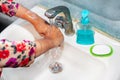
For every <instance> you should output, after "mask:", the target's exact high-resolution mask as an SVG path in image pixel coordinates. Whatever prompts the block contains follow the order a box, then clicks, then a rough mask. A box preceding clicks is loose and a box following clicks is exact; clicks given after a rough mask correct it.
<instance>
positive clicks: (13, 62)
mask: <svg viewBox="0 0 120 80" xmlns="http://www.w3.org/2000/svg"><path fill="white" fill-rule="evenodd" d="M35 49H36V44H35V43H34V42H32V41H26V40H23V41H9V40H6V39H3V40H0V67H1V68H2V67H13V68H16V67H24V66H29V65H30V64H31V63H33V61H34V58H35Z"/></svg>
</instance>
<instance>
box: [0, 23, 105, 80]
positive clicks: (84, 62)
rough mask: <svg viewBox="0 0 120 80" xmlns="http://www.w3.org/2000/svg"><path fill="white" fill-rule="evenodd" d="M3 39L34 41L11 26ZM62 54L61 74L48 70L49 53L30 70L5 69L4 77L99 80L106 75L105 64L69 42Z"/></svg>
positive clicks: (25, 32)
mask: <svg viewBox="0 0 120 80" xmlns="http://www.w3.org/2000/svg"><path fill="white" fill-rule="evenodd" d="M29 27H30V26H29ZM18 35H19V36H18ZM2 37H4V38H7V39H9V40H23V39H30V40H34V37H33V35H32V34H31V33H30V32H29V31H27V30H26V29H25V28H23V27H21V26H19V25H11V26H10V27H8V28H6V30H5V31H4V32H3V33H2ZM2 37H1V38H2ZM61 54H62V55H61V58H60V60H59V62H60V63H62V65H63V71H62V72H61V73H58V74H53V73H51V72H50V70H49V68H48V65H49V64H50V61H49V57H50V56H49V55H48V52H47V53H46V54H45V55H42V56H41V57H39V58H38V59H37V60H36V61H35V63H34V64H32V65H31V66H30V67H29V68H18V69H4V75H5V76H6V78H7V79H9V80H56V79H57V80H61V79H62V80H63V79H66V80H73V79H75V80H80V79H81V80H88V79H89V80H99V79H100V77H101V75H102V74H105V65H104V63H102V62H101V61H99V60H97V59H94V58H93V57H91V56H90V55H87V54H88V53H86V52H83V51H81V50H79V49H77V48H75V47H73V46H71V45H70V44H69V43H67V42H64V47H63V49H62V53H61ZM71 76H72V77H71ZM86 76H87V77H86Z"/></svg>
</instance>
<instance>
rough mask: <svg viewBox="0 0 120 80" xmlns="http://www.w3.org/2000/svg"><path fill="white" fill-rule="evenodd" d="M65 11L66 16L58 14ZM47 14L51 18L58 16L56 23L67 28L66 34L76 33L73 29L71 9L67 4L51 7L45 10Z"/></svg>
mask: <svg viewBox="0 0 120 80" xmlns="http://www.w3.org/2000/svg"><path fill="white" fill-rule="evenodd" d="M61 12H63V13H64V15H65V17H63V16H57V14H59V13H61ZM45 16H47V17H48V18H49V19H53V18H55V17H56V16H57V17H56V19H55V22H54V24H55V25H56V26H58V27H61V28H64V29H65V34H66V35H73V34H74V33H75V31H74V29H73V23H72V19H71V15H70V11H69V9H68V8H67V7H66V6H57V7H54V8H51V9H48V10H47V11H46V12H45Z"/></svg>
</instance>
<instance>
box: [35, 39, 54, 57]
mask: <svg viewBox="0 0 120 80" xmlns="http://www.w3.org/2000/svg"><path fill="white" fill-rule="evenodd" d="M35 42H36V57H39V56H40V55H42V54H43V53H45V52H46V51H48V50H49V49H51V48H53V47H54V45H53V43H52V41H51V40H49V39H41V40H36V41H35Z"/></svg>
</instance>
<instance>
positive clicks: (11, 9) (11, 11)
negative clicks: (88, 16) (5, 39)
mask: <svg viewBox="0 0 120 80" xmlns="http://www.w3.org/2000/svg"><path fill="white" fill-rule="evenodd" d="M18 7H19V4H18V3H16V2H14V1H13V0H6V1H3V2H2V1H1V4H0V12H2V13H4V14H6V15H8V16H10V17H11V16H14V15H15V14H16V11H17V9H18Z"/></svg>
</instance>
